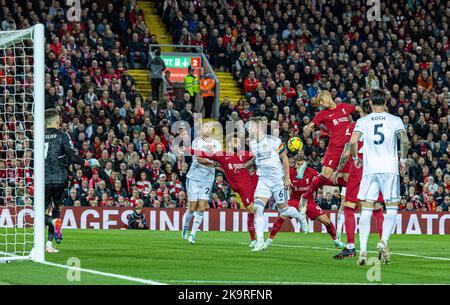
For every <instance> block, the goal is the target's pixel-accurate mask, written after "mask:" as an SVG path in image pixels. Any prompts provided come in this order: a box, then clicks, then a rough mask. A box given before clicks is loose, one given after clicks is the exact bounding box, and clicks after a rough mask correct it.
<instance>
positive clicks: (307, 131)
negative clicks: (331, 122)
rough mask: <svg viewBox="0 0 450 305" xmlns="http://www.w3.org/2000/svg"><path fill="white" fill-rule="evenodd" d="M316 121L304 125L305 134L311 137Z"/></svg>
mask: <svg viewBox="0 0 450 305" xmlns="http://www.w3.org/2000/svg"><path fill="white" fill-rule="evenodd" d="M314 126H315V125H314V123H313V122H311V123H309V124H308V125H306V126H305V127H303V133H304V134H305V136H306V137H309V135H310V134H311V132H313V131H314Z"/></svg>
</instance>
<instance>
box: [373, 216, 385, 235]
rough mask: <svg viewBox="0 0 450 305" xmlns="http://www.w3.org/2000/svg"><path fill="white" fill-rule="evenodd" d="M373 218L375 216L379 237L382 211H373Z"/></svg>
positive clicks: (381, 231)
mask: <svg viewBox="0 0 450 305" xmlns="http://www.w3.org/2000/svg"><path fill="white" fill-rule="evenodd" d="M373 216H375V219H376V221H377V228H378V234H379V235H380V238H381V236H382V235H383V221H384V215H383V209H378V210H373Z"/></svg>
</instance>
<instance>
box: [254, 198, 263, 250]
mask: <svg viewBox="0 0 450 305" xmlns="http://www.w3.org/2000/svg"><path fill="white" fill-rule="evenodd" d="M254 210H255V233H256V243H258V244H259V243H263V242H264V208H263V207H262V206H261V205H259V204H255V205H254Z"/></svg>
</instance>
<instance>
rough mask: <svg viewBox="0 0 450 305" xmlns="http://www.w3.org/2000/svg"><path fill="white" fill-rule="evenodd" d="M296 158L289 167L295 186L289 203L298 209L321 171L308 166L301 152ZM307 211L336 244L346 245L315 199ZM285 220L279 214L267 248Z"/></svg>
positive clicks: (309, 216) (307, 214) (310, 200)
mask: <svg viewBox="0 0 450 305" xmlns="http://www.w3.org/2000/svg"><path fill="white" fill-rule="evenodd" d="M294 159H295V162H296V166H295V167H290V168H289V171H290V177H291V182H292V186H293V187H292V188H291V194H290V199H289V201H288V204H289V205H290V206H293V207H295V208H296V209H298V208H299V202H300V198H301V196H302V195H303V194H304V193H305V192H306V191H307V190H308V187H309V185H310V184H311V183H312V182H313V181H314V180H315V179H318V178H317V177H319V173H318V172H317V171H316V170H315V169H313V168H311V167H308V166H307V162H306V161H304V160H302V158H301V157H300V155H299V154H297V155H296V156H295V157H294ZM305 213H306V216H308V218H309V219H311V220H317V221H319V222H321V223H322V224H323V225H324V226H325V227H326V228H327V232H328V234H330V236H331V239H332V240H333V244H334V246H336V247H339V248H342V247H344V246H345V244H344V243H342V242H340V241H339V240H338V238H337V236H336V229H335V227H334V225H333V223H332V222H331V221H330V218H329V217H328V215H327V214H325V213H324V211H323V210H322V209H321V208H320V206H318V205H317V204H316V202H315V201H314V199H309V200H308V203H307V205H306V212H305ZM285 220H286V217H284V216H278V218H277V219H276V220H275V222H274V224H273V226H272V229H271V230H270V235H269V238H268V239H267V241H266V243H265V247H266V248H267V247H269V246H270V244H271V243H272V242H273V239H274V237H275V235H276V234H277V233H278V231H279V230H280V229H281V226H282V225H283V223H284V221H285Z"/></svg>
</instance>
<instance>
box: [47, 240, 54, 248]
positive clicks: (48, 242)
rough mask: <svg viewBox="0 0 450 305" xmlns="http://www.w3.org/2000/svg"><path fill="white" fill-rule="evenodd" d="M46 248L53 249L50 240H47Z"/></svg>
mask: <svg viewBox="0 0 450 305" xmlns="http://www.w3.org/2000/svg"><path fill="white" fill-rule="evenodd" d="M45 246H46V247H48V248H50V247H52V248H53V242H52V241H50V240H47V242H46V243H45Z"/></svg>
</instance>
